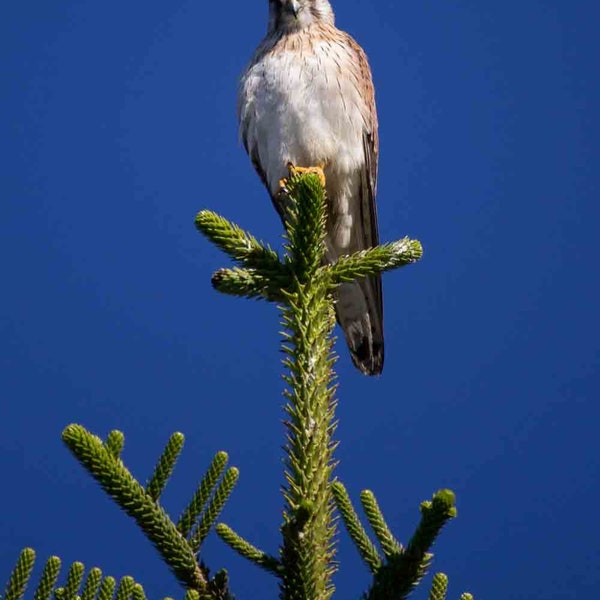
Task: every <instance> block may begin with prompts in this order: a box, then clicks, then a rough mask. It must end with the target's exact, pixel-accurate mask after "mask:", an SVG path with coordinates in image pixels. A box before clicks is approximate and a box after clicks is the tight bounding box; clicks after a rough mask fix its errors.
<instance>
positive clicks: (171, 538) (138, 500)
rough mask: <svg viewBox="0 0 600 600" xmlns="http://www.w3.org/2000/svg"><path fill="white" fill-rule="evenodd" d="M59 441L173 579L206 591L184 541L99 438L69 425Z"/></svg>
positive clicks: (200, 574)
mask: <svg viewBox="0 0 600 600" xmlns="http://www.w3.org/2000/svg"><path fill="white" fill-rule="evenodd" d="M63 440H64V442H65V443H66V444H67V446H68V447H69V449H70V450H71V452H73V454H74V455H75V457H76V458H77V460H79V462H80V463H81V464H82V465H83V466H84V467H85V468H86V469H87V470H88V471H89V473H90V474H91V475H92V477H94V479H96V481H98V483H99V484H100V485H101V486H102V488H103V489H104V491H105V492H107V493H108V494H109V495H110V496H111V497H112V498H113V499H114V500H115V501H116V502H117V504H118V505H119V506H120V507H121V508H122V509H123V510H124V511H125V512H126V513H127V514H128V515H130V516H131V517H133V518H134V519H135V520H136V522H137V524H138V526H139V527H140V528H141V529H142V531H143V532H144V533H145V534H146V536H147V537H148V539H149V540H150V541H151V542H152V543H153V544H154V546H155V547H156V549H157V550H158V551H159V553H160V554H161V556H162V557H163V560H164V561H165V562H166V563H167V564H168V565H169V567H170V568H171V570H172V571H173V573H174V574H175V576H176V577H177V578H178V579H179V580H180V581H181V582H182V583H183V584H184V585H185V586H187V587H190V588H193V589H196V590H198V591H199V592H200V593H201V594H202V593H203V592H205V591H206V588H207V580H206V577H205V575H204V573H203V572H202V570H201V569H200V567H199V565H198V564H197V562H196V559H195V556H194V553H193V551H192V549H191V548H190V546H189V544H188V543H187V541H186V540H185V538H184V537H183V536H182V535H181V534H180V533H179V531H178V530H177V528H176V527H175V525H174V523H173V522H172V521H171V520H170V519H169V517H168V516H167V514H166V513H165V512H164V510H163V509H162V508H161V507H160V506H159V505H157V504H156V503H155V502H154V501H153V500H152V498H150V497H149V496H148V495H147V494H146V492H145V491H144V489H143V487H142V486H141V485H140V484H139V483H138V482H137V481H136V479H135V478H134V477H133V476H132V475H131V473H129V471H128V470H127V469H126V468H125V466H124V465H123V463H122V462H121V461H120V460H117V459H115V458H114V457H113V455H112V454H111V453H110V452H108V450H107V449H106V448H105V446H104V444H103V443H102V441H101V440H100V438H98V437H96V436H94V435H92V434H90V433H88V432H87V431H86V430H85V429H84V428H83V427H81V426H79V425H69V426H68V427H66V428H65V430H64V432H63Z"/></svg>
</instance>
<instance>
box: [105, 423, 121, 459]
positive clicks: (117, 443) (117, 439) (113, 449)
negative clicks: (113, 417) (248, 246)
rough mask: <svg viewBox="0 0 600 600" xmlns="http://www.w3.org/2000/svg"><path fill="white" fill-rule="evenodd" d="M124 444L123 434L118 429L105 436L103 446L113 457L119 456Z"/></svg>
mask: <svg viewBox="0 0 600 600" xmlns="http://www.w3.org/2000/svg"><path fill="white" fill-rule="evenodd" d="M124 445H125V436H124V435H123V433H122V432H121V431H119V430H118V429H115V430H114V431H111V432H110V433H109V434H108V436H107V438H106V442H105V443H104V447H105V448H106V449H107V450H108V452H110V454H111V455H112V456H113V457H114V458H119V457H120V456H121V452H123V446H124Z"/></svg>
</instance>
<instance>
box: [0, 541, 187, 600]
mask: <svg viewBox="0 0 600 600" xmlns="http://www.w3.org/2000/svg"><path fill="white" fill-rule="evenodd" d="M35 558H36V557H35V551H34V550H32V549H31V548H25V549H24V550H23V551H22V552H21V555H20V556H19V559H18V561H17V564H16V565H15V567H14V569H13V572H12V574H11V576H10V579H9V582H8V584H7V586H6V590H5V592H4V594H3V595H2V596H0V598H2V600H21V599H22V598H23V597H24V595H25V591H26V588H27V586H28V584H29V583H30V580H31V576H32V573H33V568H34V565H35ZM60 568H61V561H60V559H59V558H58V557H57V556H51V557H50V558H49V559H48V560H47V561H46V564H45V565H44V568H43V571H42V574H41V576H40V578H39V580H38V585H37V588H36V590H35V592H34V595H33V597H34V599H35V600H50V598H52V597H53V598H55V600H146V595H145V593H144V589H143V587H142V586H141V585H140V584H139V583H136V582H135V581H134V580H133V578H132V577H123V578H122V579H121V581H120V582H119V585H118V586H117V582H116V580H115V578H114V577H110V576H103V575H102V571H101V570H100V569H98V568H96V567H94V568H92V569H90V570H89V572H88V574H87V576H86V577H85V583H83V582H84V576H85V567H84V566H83V564H81V563H80V562H75V563H73V564H72V565H71V566H70V567H69V570H68V572H67V579H66V582H65V584H64V586H57V582H58V578H59V575H60ZM82 583H83V586H82ZM165 600H166V599H165ZM185 600H199V595H198V593H197V592H195V591H190V592H188V593H187V594H186V595H185Z"/></svg>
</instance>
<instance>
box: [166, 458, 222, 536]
mask: <svg viewBox="0 0 600 600" xmlns="http://www.w3.org/2000/svg"><path fill="white" fill-rule="evenodd" d="M228 459H229V457H228V456H227V452H223V451H220V452H217V453H216V454H215V456H214V458H213V459H212V462H211V463H210V466H209V467H208V470H207V471H206V473H205V475H204V477H203V478H202V481H201V482H200V485H199V486H198V488H197V489H196V492H195V494H194V496H193V498H192V500H191V501H190V503H189V504H188V506H187V507H186V509H185V510H184V511H183V513H182V514H181V516H180V517H179V521H178V522H177V529H178V530H179V531H180V532H181V535H183V536H184V537H186V538H187V537H188V536H189V535H190V532H191V530H192V527H193V526H194V523H195V522H196V519H197V518H198V516H199V515H200V514H201V513H202V511H203V510H204V509H205V506H206V503H207V502H208V499H209V498H210V496H211V494H212V493H213V490H214V488H215V486H216V485H217V482H218V481H219V478H220V477H221V474H222V473H223V471H224V470H225V467H226V466H227V461H228Z"/></svg>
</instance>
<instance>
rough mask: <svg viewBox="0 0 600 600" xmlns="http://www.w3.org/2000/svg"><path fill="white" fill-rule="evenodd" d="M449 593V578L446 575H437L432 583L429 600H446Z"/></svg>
mask: <svg viewBox="0 0 600 600" xmlns="http://www.w3.org/2000/svg"><path fill="white" fill-rule="evenodd" d="M447 591H448V577H447V576H446V575H445V574H444V573H436V574H435V575H434V576H433V581H432V582H431V590H430V592H429V600H446V592H447Z"/></svg>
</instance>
